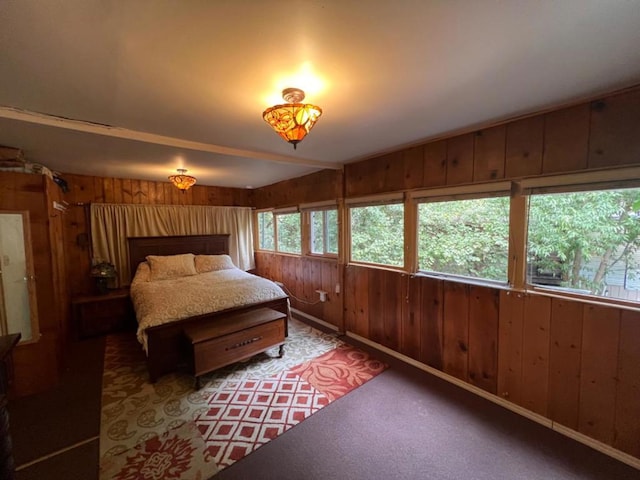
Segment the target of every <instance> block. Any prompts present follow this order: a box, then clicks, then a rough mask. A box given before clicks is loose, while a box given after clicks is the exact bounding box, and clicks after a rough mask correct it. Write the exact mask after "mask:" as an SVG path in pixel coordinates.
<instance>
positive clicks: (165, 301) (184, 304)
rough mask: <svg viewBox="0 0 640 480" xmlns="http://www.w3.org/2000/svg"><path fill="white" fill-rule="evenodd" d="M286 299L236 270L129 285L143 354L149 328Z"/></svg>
mask: <svg viewBox="0 0 640 480" xmlns="http://www.w3.org/2000/svg"><path fill="white" fill-rule="evenodd" d="M286 296H287V295H286V294H285V293H284V291H282V289H281V288H280V287H279V286H278V285H276V284H275V283H273V282H272V281H270V280H267V279H265V278H261V277H258V276H256V275H252V274H250V273H247V272H244V271H243V270H240V269H238V268H233V269H228V270H218V271H214V272H207V273H200V274H198V275H190V276H186V277H180V278H176V279H171V280H158V281H153V282H150V281H136V279H134V281H133V282H132V283H131V299H132V301H133V305H134V307H135V311H136V317H137V320H138V340H139V341H140V343H142V345H143V346H144V349H145V351H146V350H147V337H146V334H145V330H146V329H147V328H149V327H152V326H155V325H162V324H164V323H169V322H172V321H175V320H181V319H184V318H188V317H193V316H196V315H203V314H205V313H211V312H217V311H221V310H226V309H229V308H235V307H241V306H243V305H253V304H256V303H261V302H267V301H270V300H275V299H279V298H284V297H286Z"/></svg>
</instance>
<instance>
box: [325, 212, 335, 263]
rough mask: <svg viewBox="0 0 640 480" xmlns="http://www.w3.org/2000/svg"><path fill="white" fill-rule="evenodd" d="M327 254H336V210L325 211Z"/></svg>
mask: <svg viewBox="0 0 640 480" xmlns="http://www.w3.org/2000/svg"><path fill="white" fill-rule="evenodd" d="M325 213H326V228H327V253H335V254H336V255H337V254H338V210H327V211H326V212H325Z"/></svg>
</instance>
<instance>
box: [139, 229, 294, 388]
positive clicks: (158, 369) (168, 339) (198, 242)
mask: <svg viewBox="0 0 640 480" xmlns="http://www.w3.org/2000/svg"><path fill="white" fill-rule="evenodd" d="M127 242H128V246H129V265H130V268H131V277H133V276H134V275H135V272H136V269H137V268H138V264H139V263H140V262H143V261H145V258H146V256H147V255H178V254H181V253H193V254H195V255H221V254H228V253H229V235H228V234H217V235H185V236H169V237H130V238H127ZM259 308H271V309H273V310H277V311H279V312H282V313H284V314H286V315H287V322H285V336H286V335H287V333H288V332H287V328H286V323H288V320H289V319H290V318H291V314H290V311H289V299H288V297H286V298H281V299H278V300H272V301H269V302H263V303H258V304H254V305H247V306H244V307H237V308H233V309H228V310H223V311H219V312H213V313H208V314H205V315H198V316H195V317H190V318H185V319H183V320H178V321H176V322H171V323H166V324H163V325H157V326H155V327H149V328H147V330H146V332H147V368H148V370H149V380H150V381H151V382H152V383H154V382H155V381H156V380H157V379H158V378H159V377H160V376H161V375H164V374H165V373H170V372H174V371H176V370H182V369H184V368H187V367H188V366H189V363H190V358H191V356H192V354H193V353H192V351H191V345H190V344H189V343H188V342H187V341H186V337H185V334H184V329H185V327H193V326H195V325H205V324H213V323H216V322H219V321H221V320H223V319H226V318H229V317H231V316H234V315H237V314H239V313H243V312H248V311H251V310H255V309H259ZM239 360H240V359H239Z"/></svg>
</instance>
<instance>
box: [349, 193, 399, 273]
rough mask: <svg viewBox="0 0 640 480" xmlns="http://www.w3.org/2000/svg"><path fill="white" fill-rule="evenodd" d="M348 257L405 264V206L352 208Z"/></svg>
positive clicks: (373, 261) (362, 260)
mask: <svg viewBox="0 0 640 480" xmlns="http://www.w3.org/2000/svg"><path fill="white" fill-rule="evenodd" d="M350 211H351V260H354V261H358V262H370V263H379V264H383V265H394V266H398V267H401V266H404V205H403V204H391V205H375V206H369V207H352V208H351V210H350Z"/></svg>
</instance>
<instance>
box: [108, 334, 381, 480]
mask: <svg viewBox="0 0 640 480" xmlns="http://www.w3.org/2000/svg"><path fill="white" fill-rule="evenodd" d="M285 352H286V353H285V357H287V356H288V357H289V358H288V359H287V361H286V362H283V360H282V359H278V358H275V355H270V354H269V353H268V352H267V354H265V355H262V356H258V357H256V358H254V359H252V360H251V361H250V362H246V363H244V364H242V363H241V364H236V365H234V366H232V367H229V368H226V369H221V370H220V371H218V372H214V373H213V374H211V375H210V376H207V377H204V378H203V380H204V387H203V388H202V389H200V390H198V391H194V390H193V378H191V377H189V376H188V375H178V374H176V375H168V376H165V377H163V378H162V379H161V380H160V381H158V383H156V384H154V385H151V384H149V383H148V381H147V379H146V369H145V363H144V360H145V359H144V355H143V354H141V352H139V345H137V344H136V343H135V342H134V341H132V339H131V336H123V335H119V336H111V337H109V338H108V340H107V352H106V355H105V374H104V381H103V405H102V427H101V435H100V437H101V439H100V444H101V445H100V446H101V462H100V479H101V480H107V479H117V480H143V479H144V480H147V479H149V480H160V479H162V480H165V479H167V480H172V479H184V480H188V479H194V480H206V479H208V478H210V477H211V476H212V475H214V474H215V473H216V472H217V471H219V470H221V469H223V468H225V467H228V466H229V465H231V464H233V463H234V462H236V461H238V460H240V459H241V458H243V457H244V456H246V455H248V454H250V453H251V452H253V451H254V450H256V449H257V448H259V447H260V446H262V445H264V444H265V443H267V442H269V441H270V440H272V439H274V438H276V437H277V436H278V435H281V434H282V433H284V432H285V431H287V430H288V429H290V428H291V427H293V426H295V425H296V424H298V423H300V422H301V421H303V420H304V419H306V418H308V417H309V416H310V415H312V414H313V413H315V412H317V411H318V410H320V409H321V408H323V407H324V406H326V405H328V404H329V403H331V402H333V401H334V400H336V399H338V398H340V397H341V396H343V395H345V394H347V393H348V392H350V391H351V390H353V389H355V388H357V387H358V386H360V385H362V384H363V383H365V382H367V381H368V380H370V379H372V378H373V377H375V376H376V375H378V374H379V373H381V372H382V371H384V370H385V368H386V367H387V366H386V365H385V364H383V363H381V362H379V361H378V360H376V359H374V358H372V357H371V356H370V355H369V354H367V353H366V352H364V351H362V350H359V349H357V348H355V347H352V346H349V345H347V344H345V343H343V342H341V341H340V340H337V339H336V338H335V337H333V336H330V335H327V334H322V333H321V332H318V331H317V330H313V329H310V327H308V326H302V325H301V324H298V323H295V324H292V325H290V338H288V339H287V347H286V350H285ZM319 352H324V353H319ZM313 355H317V356H315V358H310V357H312V356H313ZM296 360H298V361H299V362H300V363H298V364H297V365H296V364H295V361H296ZM287 362H288V363H287ZM292 362H294V363H292ZM274 371H275V372H276V373H273V372H274Z"/></svg>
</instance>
